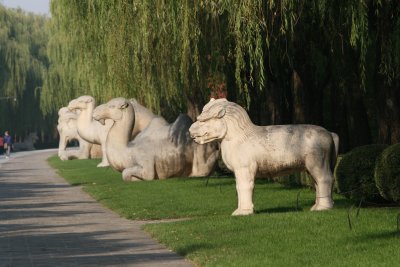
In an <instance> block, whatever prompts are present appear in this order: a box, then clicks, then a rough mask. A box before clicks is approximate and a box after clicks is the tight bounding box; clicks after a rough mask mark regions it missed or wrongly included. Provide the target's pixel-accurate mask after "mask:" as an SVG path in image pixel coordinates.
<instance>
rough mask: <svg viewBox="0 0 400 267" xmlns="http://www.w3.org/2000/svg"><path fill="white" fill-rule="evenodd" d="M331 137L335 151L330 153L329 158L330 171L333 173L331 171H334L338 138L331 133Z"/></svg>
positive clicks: (337, 153) (337, 152)
mask: <svg viewBox="0 0 400 267" xmlns="http://www.w3.org/2000/svg"><path fill="white" fill-rule="evenodd" d="M331 135H332V139H333V143H334V146H335V149H334V151H332V156H331V170H332V172H333V170H334V169H335V165H336V160H337V157H338V155H339V136H338V135H337V134H335V133H332V132H331Z"/></svg>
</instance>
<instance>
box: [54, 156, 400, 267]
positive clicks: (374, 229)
mask: <svg viewBox="0 0 400 267" xmlns="http://www.w3.org/2000/svg"><path fill="white" fill-rule="evenodd" d="M49 162H50V164H51V165H52V166H53V167H55V168H57V169H58V170H59V173H60V175H61V176H63V177H65V179H67V180H68V181H69V182H70V183H71V184H73V185H82V186H83V189H84V190H85V191H87V192H88V193H89V194H90V195H92V196H93V197H94V198H95V199H97V200H98V201H100V202H101V203H103V204H104V205H105V206H107V207H109V208H110V209H113V210H114V211H116V212H118V213H119V214H121V215H122V216H124V217H126V218H130V219H141V220H148V219H166V218H186V220H184V221H177V222H171V223H157V224H147V225H145V226H144V229H145V230H146V231H148V232H149V233H150V234H151V235H153V236H154V238H156V239H157V240H159V241H160V242H162V243H164V244H166V245H167V246H168V247H169V248H171V249H173V250H174V251H177V252H178V253H180V254H181V255H184V256H185V257H187V258H189V259H190V260H192V261H193V262H195V263H196V264H197V265H200V266H396V265H398V262H400V253H398V251H400V233H399V232H398V230H397V227H398V226H397V216H398V214H399V212H400V208H393V207H392V208H362V209H361V210H360V211H359V215H358V216H357V208H356V207H355V206H354V205H355V204H356V203H352V202H349V201H348V200H345V199H344V198H342V197H341V196H339V195H335V196H334V200H335V208H334V209H333V210H331V211H326V212H310V211H309V208H310V207H311V206H312V204H313V202H314V197H315V193H314V192H313V191H312V190H310V189H302V188H286V187H284V186H282V185H280V184H276V183H271V182H268V181H265V180H258V181H257V184H256V188H255V196H254V204H255V209H256V214H255V215H252V216H245V217H232V216H230V214H231V213H232V212H233V210H234V209H235V208H236V203H237V198H236V191H235V181H234V179H233V178H232V177H224V178H220V177H212V178H210V179H207V178H172V179H167V180H163V181H151V182H136V183H126V182H123V181H122V178H121V174H120V173H118V172H115V171H113V170H112V169H110V168H108V169H103V168H96V165H97V163H98V161H94V160H79V161H78V160H76V161H67V162H61V161H60V160H59V159H58V158H56V157H53V158H51V159H50V160H49ZM352 206H354V208H352V209H350V207H352ZM349 224H351V228H350V227H349V226H350V225H349Z"/></svg>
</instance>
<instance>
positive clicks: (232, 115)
mask: <svg viewBox="0 0 400 267" xmlns="http://www.w3.org/2000/svg"><path fill="white" fill-rule="evenodd" d="M213 118H214V119H215V118H217V119H221V118H223V119H225V121H226V122H227V123H228V124H229V125H230V126H233V127H235V128H237V129H238V130H241V131H245V130H247V129H250V128H251V127H252V126H253V123H252V122H251V120H250V117H249V115H248V114H247V112H246V110H245V109H244V108H242V107H241V106H240V105H238V104H236V103H233V102H229V101H227V100H226V99H225V98H221V99H216V100H211V101H210V102H209V103H207V104H206V105H205V106H204V108H203V112H202V113H201V114H200V116H199V117H198V118H197V119H198V120H199V121H206V120H209V119H213Z"/></svg>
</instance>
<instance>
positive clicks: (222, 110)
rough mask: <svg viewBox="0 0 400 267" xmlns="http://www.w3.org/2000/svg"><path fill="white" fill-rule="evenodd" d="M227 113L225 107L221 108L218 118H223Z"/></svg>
mask: <svg viewBox="0 0 400 267" xmlns="http://www.w3.org/2000/svg"><path fill="white" fill-rule="evenodd" d="M225 113H226V109H225V108H223V109H221V110H220V111H218V114H217V118H218V119H220V118H222V117H223V116H225Z"/></svg>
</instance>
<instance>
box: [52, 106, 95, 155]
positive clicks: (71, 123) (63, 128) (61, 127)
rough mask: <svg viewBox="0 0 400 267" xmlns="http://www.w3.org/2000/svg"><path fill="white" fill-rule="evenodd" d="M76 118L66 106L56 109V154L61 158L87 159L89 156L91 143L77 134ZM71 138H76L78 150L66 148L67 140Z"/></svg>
mask: <svg viewBox="0 0 400 267" xmlns="http://www.w3.org/2000/svg"><path fill="white" fill-rule="evenodd" d="M77 118H78V115H77V114H76V113H75V112H72V111H70V110H69V109H68V108H67V107H62V108H60V110H59V111H58V125H57V130H58V133H59V134H60V142H59V145H58V156H59V157H60V159H61V160H68V159H73V158H77V159H88V158H89V157H90V148H91V144H90V143H89V142H86V141H85V140H83V139H82V138H81V137H80V136H79V134H78V129H77ZM72 140H78V142H79V150H69V151H67V150H66V148H67V144H68V142H69V141H72Z"/></svg>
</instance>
